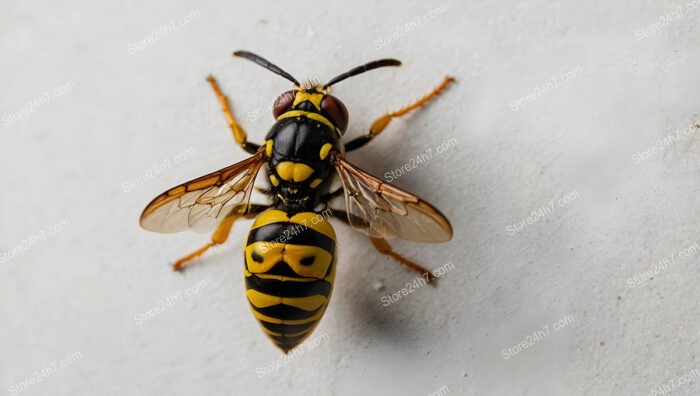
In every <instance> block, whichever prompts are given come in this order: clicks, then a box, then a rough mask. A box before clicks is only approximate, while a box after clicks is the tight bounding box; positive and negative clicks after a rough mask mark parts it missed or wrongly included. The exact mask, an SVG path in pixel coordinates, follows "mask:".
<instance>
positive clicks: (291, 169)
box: [275, 161, 314, 183]
mask: <svg viewBox="0 0 700 396" xmlns="http://www.w3.org/2000/svg"><path fill="white" fill-rule="evenodd" d="M275 170H276V171H277V174H278V175H280V177H281V178H282V179H283V180H286V181H295V182H297V183H298V182H302V181H304V180H306V179H308V178H309V176H311V174H313V173H314V168H312V167H310V166H308V165H306V164H302V163H299V162H292V161H284V162H280V163H279V164H277V166H276V167H275Z"/></svg>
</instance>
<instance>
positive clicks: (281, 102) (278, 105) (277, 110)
mask: <svg viewBox="0 0 700 396" xmlns="http://www.w3.org/2000/svg"><path fill="white" fill-rule="evenodd" d="M296 92H297V91H296V90H291V91H287V92H285V93H283V94H282V95H280V96H278V97H277V99H276V100H275V104H274V105H273V107H272V115H273V116H274V117H275V119H277V118H278V117H279V116H281V115H282V114H284V113H286V112H287V110H289V108H290V107H292V103H294V96H296Z"/></svg>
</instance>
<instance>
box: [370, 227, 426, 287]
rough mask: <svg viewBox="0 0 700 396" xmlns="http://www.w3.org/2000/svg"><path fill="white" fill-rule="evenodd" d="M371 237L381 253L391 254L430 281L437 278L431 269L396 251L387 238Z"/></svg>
mask: <svg viewBox="0 0 700 396" xmlns="http://www.w3.org/2000/svg"><path fill="white" fill-rule="evenodd" d="M369 239H370V241H372V245H373V246H374V248H375V249H377V251H378V252H379V253H381V254H384V255H387V256H390V257H392V258H393V259H394V260H396V261H398V262H399V263H401V264H403V265H405V266H407V267H408V268H411V269H412V270H414V271H417V272H419V273H420V274H421V276H423V277H424V278H426V279H427V280H428V283H430V282H432V281H433V280H434V279H435V276H433V274H432V273H431V272H430V271H428V270H427V269H425V268H423V267H421V266H420V265H418V264H416V263H414V262H413V261H411V260H409V259H407V258H405V257H403V256H402V255H400V254H398V253H396V252H395V251H394V249H392V247H391V245H389V242H387V241H386V239H382V238H372V237H370V238H369Z"/></svg>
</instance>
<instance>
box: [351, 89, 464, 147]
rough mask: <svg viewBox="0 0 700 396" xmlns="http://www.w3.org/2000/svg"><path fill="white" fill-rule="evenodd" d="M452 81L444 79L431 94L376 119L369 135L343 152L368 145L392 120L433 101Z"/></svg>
mask: <svg viewBox="0 0 700 396" xmlns="http://www.w3.org/2000/svg"><path fill="white" fill-rule="evenodd" d="M454 80H455V79H454V78H452V77H445V79H444V80H443V82H442V84H440V86H438V87H437V88H435V89H434V90H433V91H432V92H430V93H429V94H427V95H425V96H424V97H422V98H420V99H419V100H417V101H416V102H414V103H411V104H410V105H408V106H406V107H404V108H402V109H401V110H398V111H395V112H393V113H389V114H384V115H383V116H381V117H379V118H377V119H376V120H374V122H373V123H372V126H370V127H369V133H367V134H365V135H362V136H360V137H357V138H355V139H353V140H351V141H349V142H348V143H346V144H345V151H352V150H357V149H358V148H360V147H362V146H364V145H365V144H367V143H369V142H370V141H371V140H372V139H374V138H375V137H377V136H379V134H380V133H382V131H383V130H384V128H386V127H387V125H389V123H390V122H391V120H392V119H393V118H397V117H401V116H403V115H405V114H407V113H409V112H411V111H413V110H415V109H417V108H419V107H421V106H424V105H425V104H427V103H428V102H430V101H431V100H433V98H435V97H436V96H438V95H439V94H440V93H441V92H442V91H444V90H445V88H447V86H448V85H450V83H452V82H453V81H454Z"/></svg>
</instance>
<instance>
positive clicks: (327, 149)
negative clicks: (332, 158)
mask: <svg viewBox="0 0 700 396" xmlns="http://www.w3.org/2000/svg"><path fill="white" fill-rule="evenodd" d="M332 148H333V145H332V144H330V143H326V144H324V145H323V146H322V147H321V152H320V153H318V156H319V158H321V159H322V160H324V159H326V157H328V153H330V152H331V149H332Z"/></svg>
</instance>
